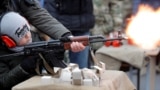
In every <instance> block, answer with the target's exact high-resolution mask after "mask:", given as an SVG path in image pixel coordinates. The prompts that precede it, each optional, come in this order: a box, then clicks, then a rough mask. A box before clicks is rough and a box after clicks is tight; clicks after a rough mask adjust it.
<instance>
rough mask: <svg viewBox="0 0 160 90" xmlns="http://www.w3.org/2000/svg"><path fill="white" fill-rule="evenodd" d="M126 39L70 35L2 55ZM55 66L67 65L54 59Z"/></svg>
mask: <svg viewBox="0 0 160 90" xmlns="http://www.w3.org/2000/svg"><path fill="white" fill-rule="evenodd" d="M122 39H125V38H124V37H119V38H112V39H106V38H105V37H103V36H75V37H70V38H68V39H66V40H61V39H59V40H50V41H39V42H33V43H31V44H28V45H26V46H23V48H24V49H23V51H22V52H18V53H13V54H7V55H1V56H0V58H2V57H8V56H19V55H34V54H39V53H44V54H45V53H50V52H54V53H56V52H60V51H59V50H69V49H70V44H71V43H72V42H74V41H77V42H81V43H82V44H83V45H85V46H87V45H89V44H91V43H96V42H106V41H113V40H122ZM52 63H53V64H54V65H53V66H59V67H63V68H64V67H66V65H65V64H64V63H63V62H62V60H57V61H54V60H52Z"/></svg>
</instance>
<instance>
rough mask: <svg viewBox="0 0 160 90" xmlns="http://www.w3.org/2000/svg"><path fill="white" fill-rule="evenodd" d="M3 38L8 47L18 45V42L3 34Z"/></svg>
mask: <svg viewBox="0 0 160 90" xmlns="http://www.w3.org/2000/svg"><path fill="white" fill-rule="evenodd" d="M1 39H2V41H3V42H4V44H5V45H6V46H7V47H8V48H13V47H16V43H15V42H14V41H13V40H12V39H11V38H10V37H8V36H6V35H2V36H1Z"/></svg>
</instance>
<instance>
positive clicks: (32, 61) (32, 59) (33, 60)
mask: <svg viewBox="0 0 160 90" xmlns="http://www.w3.org/2000/svg"><path fill="white" fill-rule="evenodd" d="M38 58H39V57H38V56H29V57H27V58H26V59H24V60H23V61H22V63H21V64H20V66H21V67H22V69H24V71H26V72H28V73H30V74H36V71H35V68H36V64H37V61H38Z"/></svg>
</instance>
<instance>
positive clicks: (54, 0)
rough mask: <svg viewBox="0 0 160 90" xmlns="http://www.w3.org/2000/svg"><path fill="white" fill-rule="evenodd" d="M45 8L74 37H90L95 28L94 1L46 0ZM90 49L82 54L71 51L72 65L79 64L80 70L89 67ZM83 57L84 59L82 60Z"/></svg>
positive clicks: (87, 48)
mask: <svg viewBox="0 0 160 90" xmlns="http://www.w3.org/2000/svg"><path fill="white" fill-rule="evenodd" d="M44 3H45V4H44V8H46V9H47V11H48V12H49V13H50V14H51V15H52V16H53V17H55V18H56V19H58V21H60V22H61V23H62V24H63V25H64V26H65V27H67V28H68V29H69V30H70V31H71V32H72V34H73V35H74V36H81V35H89V34H90V33H89V30H90V29H91V28H93V26H94V15H93V5H92V4H93V3H92V0H45V2H44ZM88 54H89V47H86V49H85V50H83V51H82V52H78V53H74V52H72V51H69V59H70V62H71V63H77V64H78V65H79V67H80V68H85V67H90V66H88ZM82 57H83V58H82Z"/></svg>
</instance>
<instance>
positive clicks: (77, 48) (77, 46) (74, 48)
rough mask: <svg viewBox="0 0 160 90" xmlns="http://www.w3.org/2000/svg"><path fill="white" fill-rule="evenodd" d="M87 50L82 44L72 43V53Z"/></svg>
mask: <svg viewBox="0 0 160 90" xmlns="http://www.w3.org/2000/svg"><path fill="white" fill-rule="evenodd" d="M84 49H85V46H84V45H83V44H82V43H80V42H72V43H71V50H72V52H80V51H82V50H84Z"/></svg>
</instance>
